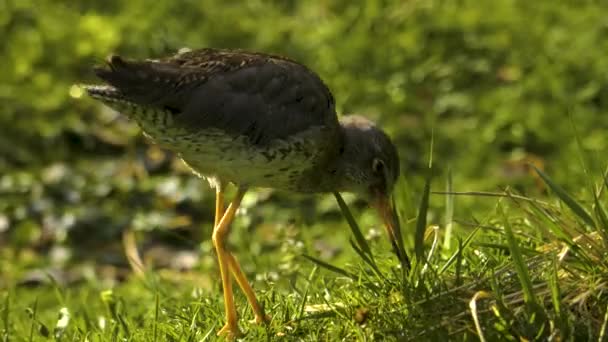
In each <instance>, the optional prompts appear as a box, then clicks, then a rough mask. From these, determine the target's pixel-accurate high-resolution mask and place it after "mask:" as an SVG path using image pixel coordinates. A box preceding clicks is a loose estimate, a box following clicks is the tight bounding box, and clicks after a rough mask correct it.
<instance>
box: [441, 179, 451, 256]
mask: <svg viewBox="0 0 608 342" xmlns="http://www.w3.org/2000/svg"><path fill="white" fill-rule="evenodd" d="M445 191H446V193H447V196H445V236H444V239H443V249H444V250H449V249H450V244H451V241H452V229H453V227H454V195H453V194H452V191H453V183H452V168H448V176H447V180H446V185H445Z"/></svg>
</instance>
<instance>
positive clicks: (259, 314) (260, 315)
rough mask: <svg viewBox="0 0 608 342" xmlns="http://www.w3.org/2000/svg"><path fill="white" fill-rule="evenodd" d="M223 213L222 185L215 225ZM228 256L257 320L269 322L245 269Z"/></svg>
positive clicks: (217, 203) (233, 271) (218, 191)
mask: <svg viewBox="0 0 608 342" xmlns="http://www.w3.org/2000/svg"><path fill="white" fill-rule="evenodd" d="M223 213H224V193H223V191H222V189H221V186H218V189H217V193H216V202H215V225H214V226H217V225H218V223H219V221H220V218H221V217H222V216H223ZM227 257H228V267H229V268H230V271H231V273H232V275H233V276H234V278H235V279H236V282H237V283H238V284H239V286H240V288H241V290H243V292H244V293H245V296H246V297H247V301H248V302H249V305H251V308H252V309H253V314H254V315H255V322H256V323H258V324H260V323H262V322H267V321H268V320H269V317H268V316H267V315H265V314H264V310H263V309H262V306H261V305H260V303H259V302H258V300H257V298H256V296H255V292H254V291H253V288H252V287H251V285H250V284H249V282H248V281H247V277H246V276H245V273H243V271H242V270H241V266H240V265H239V263H238V261H237V260H236V258H235V257H234V255H233V254H232V253H230V252H228V254H227Z"/></svg>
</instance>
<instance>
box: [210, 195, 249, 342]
mask: <svg viewBox="0 0 608 342" xmlns="http://www.w3.org/2000/svg"><path fill="white" fill-rule="evenodd" d="M218 192H220V193H221V192H222V190H221V189H219V190H218ZM245 192H247V190H246V189H244V188H239V189H238V191H237V193H236V196H235V197H234V200H232V203H230V206H228V210H226V212H225V213H224V215H223V216H222V219H221V220H219V222H218V224H216V225H215V227H214V228H213V236H212V240H213V245H214V246H215V250H216V252H217V260H218V263H219V266H220V274H221V276H222V286H223V288H224V310H225V311H226V325H225V326H224V327H223V328H222V329H220V331H219V332H218V333H217V334H218V335H223V334H227V336H228V337H229V338H233V337H236V336H237V335H238V334H239V328H238V324H237V315H236V307H235V305H234V294H233V293H232V282H231V279H230V273H229V265H228V260H230V253H229V252H228V251H227V250H226V239H227V238H228V233H229V232H230V223H231V222H232V219H233V218H234V214H235V213H236V210H237V209H238V207H239V205H240V204H241V200H242V199H243V196H244V195H245ZM219 197H220V198H222V197H223V195H220V196H219ZM219 206H220V205H218V204H217V202H216V209H218V207H219ZM222 206H223V205H222ZM220 209H221V208H220Z"/></svg>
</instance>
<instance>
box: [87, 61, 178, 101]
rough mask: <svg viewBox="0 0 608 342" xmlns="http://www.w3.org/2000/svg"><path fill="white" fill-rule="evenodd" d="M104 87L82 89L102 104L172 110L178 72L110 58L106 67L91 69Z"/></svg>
mask: <svg viewBox="0 0 608 342" xmlns="http://www.w3.org/2000/svg"><path fill="white" fill-rule="evenodd" d="M94 72H95V74H96V75H97V77H99V78H100V79H102V80H103V81H105V82H106V85H102V86H85V89H86V90H87V92H88V94H89V95H90V96H92V97H93V98H97V99H100V100H102V101H104V102H108V101H109V102H112V100H115V101H117V102H122V101H126V102H130V103H132V104H135V105H140V106H146V107H163V108H174V107H175V106H178V105H179V104H180V103H181V102H180V98H179V94H178V93H177V92H176V84H177V83H178V82H179V80H180V73H179V70H178V69H177V68H176V67H175V66H174V65H171V64H169V63H163V62H158V61H153V60H144V61H135V60H128V59H124V58H122V57H120V56H110V57H109V58H108V59H107V62H106V65H103V66H98V67H95V68H94Z"/></svg>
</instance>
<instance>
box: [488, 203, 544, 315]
mask: <svg viewBox="0 0 608 342" xmlns="http://www.w3.org/2000/svg"><path fill="white" fill-rule="evenodd" d="M497 210H498V214H499V216H500V217H501V218H502V220H503V223H504V229H505V236H506V238H507V244H508V245H509V249H510V251H511V257H512V258H513V264H514V265H515V271H516V272H517V276H518V278H519V282H520V283H521V287H522V291H523V293H524V302H525V303H526V304H529V305H531V306H536V305H534V304H536V296H534V288H533V287H532V280H530V275H529V274H528V267H527V266H526V264H525V262H524V257H523V255H522V253H521V250H520V248H519V244H518V243H517V240H516V239H515V235H514V234H513V229H512V227H511V223H510V222H509V218H508V217H507V215H506V214H505V211H504V209H503V207H502V204H501V203H500V202H499V203H498V206H497Z"/></svg>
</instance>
